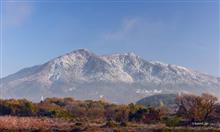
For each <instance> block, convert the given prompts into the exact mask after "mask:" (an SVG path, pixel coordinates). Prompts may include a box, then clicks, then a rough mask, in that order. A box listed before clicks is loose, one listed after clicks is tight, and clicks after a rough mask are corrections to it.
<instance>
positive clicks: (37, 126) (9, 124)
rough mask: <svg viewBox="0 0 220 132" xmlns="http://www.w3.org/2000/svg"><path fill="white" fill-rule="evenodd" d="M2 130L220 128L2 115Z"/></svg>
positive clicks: (117, 131)
mask: <svg viewBox="0 0 220 132" xmlns="http://www.w3.org/2000/svg"><path fill="white" fill-rule="evenodd" d="M0 131H5V132H16V131H22V132H25V131H26V132H30V131H33V132H35V131H36V132H37V131H40V132H41V131H42V132H46V131H64V132H65V131H66V132H69V131H72V132H77V131H85V132H90V131H91V132H92V131H95V132H99V131H100V132H102V131H105V132H112V131H115V132H125V131H126V132H135V131H140V132H146V131H150V132H151V131H156V132H169V131H175V132H176V131H179V132H182V131H185V132H188V131H197V132H202V131H204V132H206V131H207V132H210V131H220V129H218V128H209V127H206V128H201V127H197V128H192V127H175V128H174V127H171V128H169V127H166V126H165V125H164V124H155V125H147V124H135V123H129V124H127V126H126V127H125V126H120V125H117V124H116V125H109V126H106V124H105V123H94V122H89V121H87V122H77V121H73V120H62V119H55V118H39V117H15V116H1V117H0Z"/></svg>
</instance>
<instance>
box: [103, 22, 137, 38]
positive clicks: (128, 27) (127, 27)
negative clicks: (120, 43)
mask: <svg viewBox="0 0 220 132" xmlns="http://www.w3.org/2000/svg"><path fill="white" fill-rule="evenodd" d="M138 23H139V20H138V19H137V18H133V19H124V20H123V22H122V24H121V26H120V27H119V29H118V30H117V31H114V32H107V33H105V34H104V38H105V39H106V40H112V39H122V38H124V37H126V36H127V35H128V34H129V33H130V32H132V30H133V29H135V27H136V26H137V25H138Z"/></svg>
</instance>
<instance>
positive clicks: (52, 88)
mask: <svg viewBox="0 0 220 132" xmlns="http://www.w3.org/2000/svg"><path fill="white" fill-rule="evenodd" d="M86 84H90V86H91V87H92V88H89V86H86ZM135 84H136V86H135ZM0 86H2V87H3V88H4V95H6V96H5V97H7V96H8V95H7V94H9V97H12V96H16V97H17V95H19V96H18V97H26V96H24V94H23V93H22V92H21V91H25V92H26V93H27V94H29V93H30V94H33V93H32V92H33V91H35V92H36V93H38V95H37V96H40V95H41V94H42V95H45V96H67V95H68V96H69V95H70V96H74V95H76V96H77V97H78V96H79V98H80V99H87V98H89V99H90V98H91V99H94V98H99V96H104V97H106V98H108V100H111V101H114V102H121V101H120V99H119V100H118V99H115V97H114V91H115V92H117V91H118V89H120V90H121V94H122V95H123V94H124V93H127V94H128V93H129V94H128V95H130V94H131V95H132V96H134V97H133V98H134V99H129V100H131V101H136V100H137V99H139V98H140V97H139V96H141V97H144V96H148V95H151V94H153V93H158V91H162V92H165V93H169V92H171V93H172V92H174V91H179V90H182V91H189V90H190V91H193V92H198V93H200V91H211V92H213V93H216V92H218V90H219V89H218V88H219V86H220V81H219V79H218V78H217V77H214V76H211V75H207V74H204V73H200V72H197V71H194V70H192V69H189V68H185V67H182V66H177V65H172V64H166V63H162V62H158V61H146V60H144V59H142V58H141V57H140V56H137V55H135V54H134V53H125V54H112V55H101V56H98V55H96V54H95V53H93V52H90V51H89V50H86V49H79V50H75V51H71V52H69V53H66V54H64V55H61V56H59V57H56V58H54V59H52V60H50V61H48V62H46V63H44V64H42V65H37V66H33V67H29V68H25V69H22V70H20V71H18V72H17V73H15V74H12V75H9V76H7V77H5V78H2V79H1V84H0ZM82 87H83V88H82ZM101 87H104V88H101ZM113 87H119V88H118V89H116V88H113ZM135 87H137V88H135ZM192 88H193V89H192ZM80 89H81V90H80ZM82 89H83V90H84V91H83V90H82ZM85 89H86V90H87V91H86V90H85ZM88 89H89V90H88ZM91 89H94V91H92V90H91ZM10 90H11V91H10ZM77 90H78V91H77ZM90 90H91V91H90ZM129 90H130V91H129ZM88 91H89V92H88ZM100 91H102V92H100ZM155 91H156V92H155ZM71 92H72V94H70V93H71ZM74 92H76V93H74ZM86 92H88V94H86V95H88V97H85V96H86V95H82V97H81V96H80V95H78V94H79V93H81V94H85V93H86ZM90 92H91V93H90ZM97 92H98V93H99V94H96V93H97ZM108 92H112V93H111V94H112V95H108ZM18 93H19V94H18ZM36 93H35V94H36ZM136 94H138V95H136ZM118 96H119V95H118ZM126 96H127V95H126ZM35 98H37V97H35ZM38 98H39V97H38ZM112 98H113V99H112ZM117 98H119V97H117ZM128 98H129V97H128ZM33 100H35V99H34V98H33ZM122 102H124V101H122Z"/></svg>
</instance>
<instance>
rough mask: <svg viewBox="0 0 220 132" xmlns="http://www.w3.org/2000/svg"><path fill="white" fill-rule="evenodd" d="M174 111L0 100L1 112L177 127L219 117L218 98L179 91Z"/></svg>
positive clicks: (69, 100)
mask: <svg viewBox="0 0 220 132" xmlns="http://www.w3.org/2000/svg"><path fill="white" fill-rule="evenodd" d="M176 103H177V106H178V107H177V108H176V112H175V113H173V114H171V113H169V111H168V109H167V108H166V107H165V106H162V107H151V106H149V107H143V106H140V105H137V104H129V105H116V104H110V103H106V102H103V101H91V100H87V101H78V100H74V99H73V98H63V99H60V98H47V99H45V100H44V101H43V102H40V103H33V102H30V101H28V100H25V99H20V100H15V99H10V100H0V115H13V116H37V117H45V116H46V117H50V118H63V119H71V120H81V121H88V120H89V121H99V122H105V121H115V122H118V123H124V122H136V123H158V122H163V123H166V124H167V125H168V126H176V125H178V124H179V122H180V121H181V120H187V121H191V122H193V121H203V122H213V121H215V122H216V121H219V119H220V105H219V104H218V103H217V98H216V97H214V96H212V95H209V94H202V95H201V96H195V95H189V94H182V95H179V96H177V99H176Z"/></svg>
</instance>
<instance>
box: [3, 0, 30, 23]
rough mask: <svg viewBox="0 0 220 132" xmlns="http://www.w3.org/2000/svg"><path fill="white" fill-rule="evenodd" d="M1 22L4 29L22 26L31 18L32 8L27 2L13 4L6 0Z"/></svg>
mask: <svg viewBox="0 0 220 132" xmlns="http://www.w3.org/2000/svg"><path fill="white" fill-rule="evenodd" d="M3 7H4V10H3V11H4V12H3V16H4V17H3V21H4V23H5V26H6V27H17V26H21V25H23V24H24V23H25V22H26V20H27V19H28V18H29V17H30V16H31V14H32V11H33V6H32V5H31V4H30V3H28V2H15V1H10V0H7V1H5V2H4V5H3Z"/></svg>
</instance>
